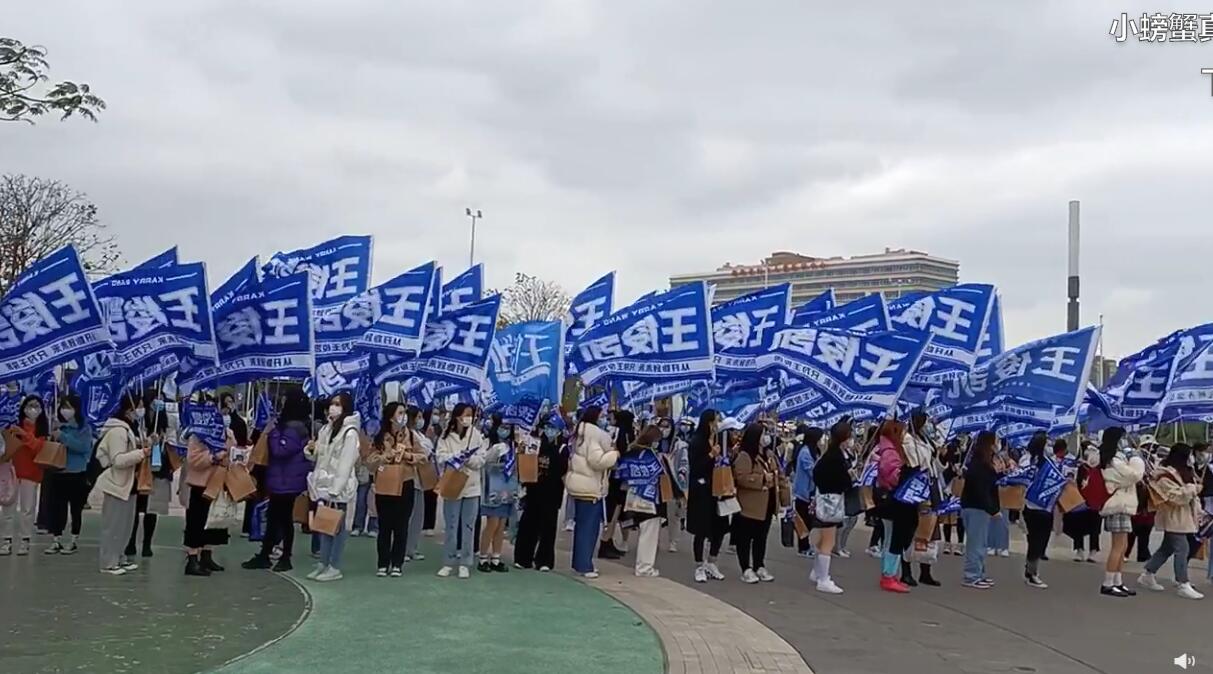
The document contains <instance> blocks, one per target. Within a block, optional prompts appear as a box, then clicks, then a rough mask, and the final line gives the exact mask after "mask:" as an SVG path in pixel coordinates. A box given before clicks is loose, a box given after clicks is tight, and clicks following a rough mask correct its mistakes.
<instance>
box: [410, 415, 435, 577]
mask: <svg viewBox="0 0 1213 674" xmlns="http://www.w3.org/2000/svg"><path fill="white" fill-rule="evenodd" d="M404 416H405V425H406V426H407V427H408V429H409V435H410V437H411V438H412V443H413V449H414V450H415V451H418V452H421V453H423V454H424V455H425V458H424V459H421V460H419V461H418V463H419V464H423V463H433V461H434V441H433V440H432V439H431V438H430V434H429V433H426V430H427V427H428V422H427V415H425V414H422V412H421V410H420V409H418V408H416V407H413V406H411V405H410V406H409V407H408V408H407V410H406V411H405V414H404ZM413 490H414V491H415V492H416V494H415V495H414V497H413V514H412V515H410V516H409V533H408V538H407V540H406V541H405V554H404V561H406V562H411V561H413V560H416V561H421V560H424V559H425V554H424V553H422V552H421V534H422V531H423V530H424V528H425V525H426V524H427V523H428V524H429V526H430V528H431V529H432V528H433V526H434V516H435V513H436V511H437V505H438V494H437V493H435V492H434V490H433V488H432V487H431V488H430V489H429V490H428V491H427V490H425V489H423V488H422V485H421V478H420V476H419V477H418V478H417V479H415V480H413ZM431 500H432V501H433V503H431Z"/></svg>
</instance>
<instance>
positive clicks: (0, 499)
mask: <svg viewBox="0 0 1213 674" xmlns="http://www.w3.org/2000/svg"><path fill="white" fill-rule="evenodd" d="M16 502H17V471H16V470H15V469H13V464H12V462H7V461H6V462H5V463H0V506H11V505H12V504H14V503H16Z"/></svg>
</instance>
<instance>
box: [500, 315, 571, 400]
mask: <svg viewBox="0 0 1213 674" xmlns="http://www.w3.org/2000/svg"><path fill="white" fill-rule="evenodd" d="M563 342H564V324H563V323H561V322H560V321H530V322H527V323H518V324H515V325H511V326H509V327H508V328H504V329H502V330H498V331H497V335H496V336H495V337H493V346H492V348H491V349H490V350H489V363H488V371H487V380H488V384H489V385H490V386H491V388H492V390H493V397H494V400H495V402H497V403H500V404H502V405H512V404H516V403H518V402H519V401H521V400H523V398H524V397H526V398H529V399H531V400H536V401H543V400H548V401H559V400H560V387H561V384H563V383H564V369H563V367H562V366H561V362H562V361H563V359H564V343H563Z"/></svg>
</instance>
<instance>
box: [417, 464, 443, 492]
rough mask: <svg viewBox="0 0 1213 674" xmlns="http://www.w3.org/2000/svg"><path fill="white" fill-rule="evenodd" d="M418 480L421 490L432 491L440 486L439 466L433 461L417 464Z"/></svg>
mask: <svg viewBox="0 0 1213 674" xmlns="http://www.w3.org/2000/svg"><path fill="white" fill-rule="evenodd" d="M417 480H418V482H420V483H421V491H432V490H433V489H434V488H435V487H437V486H438V466H436V465H435V464H434V462H433V461H426V462H425V463H419V464H417Z"/></svg>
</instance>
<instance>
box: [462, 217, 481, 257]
mask: <svg viewBox="0 0 1213 674" xmlns="http://www.w3.org/2000/svg"><path fill="white" fill-rule="evenodd" d="M464 210H465V211H466V212H467V216H468V219H470V220H471V221H472V245H471V247H470V248H469V250H468V267H469V268H470V267H475V266H476V221H477V220H479V219H481V218H483V217H484V214H482V213H481V212H480V209H476V210H474V211H473V210H472V209H471V208H467V209H464Z"/></svg>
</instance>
